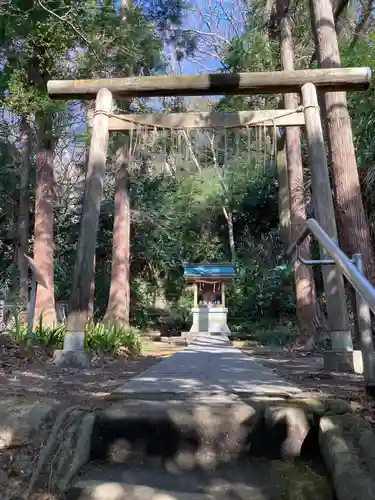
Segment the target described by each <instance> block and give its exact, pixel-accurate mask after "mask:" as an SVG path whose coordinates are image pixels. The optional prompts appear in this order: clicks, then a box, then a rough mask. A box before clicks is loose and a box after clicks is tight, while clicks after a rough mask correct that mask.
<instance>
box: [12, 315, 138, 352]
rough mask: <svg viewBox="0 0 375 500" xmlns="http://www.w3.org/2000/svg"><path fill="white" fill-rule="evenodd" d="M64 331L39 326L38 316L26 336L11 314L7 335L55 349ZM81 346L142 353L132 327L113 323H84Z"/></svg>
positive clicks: (17, 319) (20, 324)
mask: <svg viewBox="0 0 375 500" xmlns="http://www.w3.org/2000/svg"><path fill="white" fill-rule="evenodd" d="M65 333H66V325H56V326H54V327H46V326H43V322H42V319H41V320H40V323H39V326H38V327H37V328H36V329H35V331H33V332H32V333H31V335H28V333H27V325H24V324H22V322H21V316H20V315H19V314H17V315H15V317H14V323H13V326H12V328H11V330H10V336H11V337H12V338H13V340H15V342H18V343H24V344H28V345H39V346H43V347H53V348H55V349H61V348H62V346H63V344H64V335H65ZM85 348H86V349H88V350H91V351H95V352H101V353H106V354H116V353H119V352H120V351H121V350H126V351H128V352H129V354H131V355H139V354H141V352H142V343H141V339H140V334H139V331H138V330H137V329H136V328H133V327H123V326H117V325H115V324H104V323H96V324H94V323H88V325H87V327H86V330H85Z"/></svg>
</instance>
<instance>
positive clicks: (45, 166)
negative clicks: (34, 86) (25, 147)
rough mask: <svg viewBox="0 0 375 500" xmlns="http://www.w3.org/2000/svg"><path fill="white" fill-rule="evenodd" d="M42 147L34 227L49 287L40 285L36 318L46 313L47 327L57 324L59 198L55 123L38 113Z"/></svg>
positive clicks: (36, 257) (36, 254)
mask: <svg viewBox="0 0 375 500" xmlns="http://www.w3.org/2000/svg"><path fill="white" fill-rule="evenodd" d="M37 126H38V150H37V154H36V192H35V226H34V260H35V264H36V267H37V268H38V269H39V272H40V273H41V274H42V275H43V277H44V280H45V282H46V284H47V286H48V288H43V287H41V286H39V287H38V292H37V297H36V308H35V319H34V323H35V325H36V326H37V325H38V324H39V321H40V317H41V316H42V319H43V325H44V326H52V325H54V324H55V323H56V310H55V297H54V286H53V251H54V241H53V215H54V214H53V205H54V199H55V191H54V188H55V186H54V175H53V153H54V146H55V144H54V141H53V139H52V138H51V135H50V134H51V128H52V124H51V121H50V119H49V118H48V119H46V118H45V116H41V115H39V116H37Z"/></svg>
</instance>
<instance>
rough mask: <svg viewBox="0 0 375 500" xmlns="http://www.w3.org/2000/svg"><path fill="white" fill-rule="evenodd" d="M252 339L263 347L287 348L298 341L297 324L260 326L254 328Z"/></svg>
mask: <svg viewBox="0 0 375 500" xmlns="http://www.w3.org/2000/svg"><path fill="white" fill-rule="evenodd" d="M252 337H253V339H254V340H256V341H258V342H259V343H260V344H262V345H265V346H267V345H269V346H280V347H283V346H286V345H288V344H290V343H291V342H293V341H294V340H296V338H297V337H298V329H297V326H296V324H295V323H293V322H288V323H285V324H273V325H272V324H271V325H267V327H265V326H264V325H263V326H261V325H258V326H255V327H254V328H253V332H252Z"/></svg>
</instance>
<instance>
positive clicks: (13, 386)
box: [0, 334, 183, 500]
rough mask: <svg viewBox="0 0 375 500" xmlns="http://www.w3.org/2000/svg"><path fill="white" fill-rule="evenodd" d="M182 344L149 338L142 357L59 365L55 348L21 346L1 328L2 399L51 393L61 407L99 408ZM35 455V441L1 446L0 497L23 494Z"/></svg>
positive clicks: (41, 498)
mask: <svg viewBox="0 0 375 500" xmlns="http://www.w3.org/2000/svg"><path fill="white" fill-rule="evenodd" d="M181 348H183V345H181V344H180V345H176V344H169V343H165V342H156V341H152V340H146V341H145V342H144V353H143V355H142V356H140V357H138V358H130V357H126V356H119V357H116V358H113V357H110V356H95V357H94V358H93V366H92V367H91V368H90V369H88V370H84V371H75V370H71V369H70V370H68V369H65V370H58V369H56V367H55V366H54V365H53V362H52V359H53V358H52V352H46V350H45V349H39V348H31V347H22V348H21V347H20V346H18V345H16V344H14V342H12V341H11V340H10V339H9V338H8V337H7V336H6V335H4V334H1V335H0V400H1V401H6V400H10V399H11V398H14V397H19V398H20V401H30V400H31V401H38V402H42V401H46V400H50V399H53V400H56V401H58V402H60V403H61V404H62V406H63V407H69V406H72V405H78V406H81V407H87V408H90V409H95V408H101V407H104V406H106V405H109V404H111V402H112V401H111V400H110V399H108V396H109V395H110V394H111V392H112V391H113V390H114V389H115V388H116V387H118V386H120V385H122V384H123V383H124V382H126V380H128V379H129V378H130V377H133V376H134V375H137V374H138V373H140V372H142V371H143V370H145V369H147V368H148V367H150V366H152V365H153V364H155V363H157V362H159V361H161V360H162V359H164V358H166V357H168V356H170V355H172V354H173V353H175V352H176V351H178V350H179V349H181ZM0 426H1V422H0ZM37 459H38V450H36V449H34V448H33V447H32V446H31V445H28V444H27V445H25V446H16V447H10V448H6V449H1V446H0V500H22V499H25V496H24V493H23V492H25V490H26V489H27V486H28V483H29V480H30V478H31V476H32V473H33V471H34V469H35V466H36V462H37ZM30 500H31V499H30ZM32 500H55V498H54V496H53V495H49V494H46V495H45V494H42V495H40V494H35V495H33V497H32Z"/></svg>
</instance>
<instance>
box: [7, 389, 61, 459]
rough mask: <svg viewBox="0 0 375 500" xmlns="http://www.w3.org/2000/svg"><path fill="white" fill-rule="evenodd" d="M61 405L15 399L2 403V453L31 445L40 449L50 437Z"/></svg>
mask: <svg viewBox="0 0 375 500" xmlns="http://www.w3.org/2000/svg"><path fill="white" fill-rule="evenodd" d="M59 408H60V404H59V403H58V402H57V401H55V400H53V399H49V400H43V401H40V400H35V401H32V400H30V401H28V400H27V399H26V400H25V398H20V397H14V398H10V399H7V400H6V401H1V402H0V451H1V450H4V449H7V448H13V447H19V446H24V445H27V444H31V445H32V446H34V447H35V448H40V447H41V446H42V444H43V442H44V440H45V439H46V438H47V436H48V432H49V429H50V427H51V426H52V425H53V421H54V420H55V418H56V414H57V412H58V410H59Z"/></svg>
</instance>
